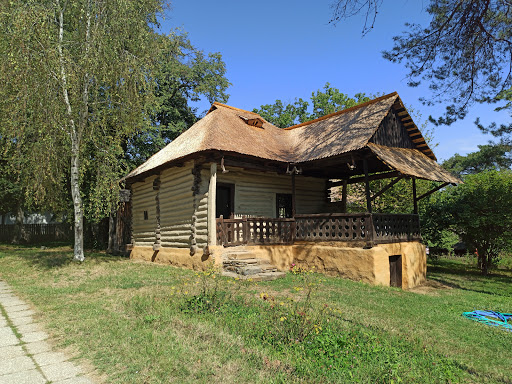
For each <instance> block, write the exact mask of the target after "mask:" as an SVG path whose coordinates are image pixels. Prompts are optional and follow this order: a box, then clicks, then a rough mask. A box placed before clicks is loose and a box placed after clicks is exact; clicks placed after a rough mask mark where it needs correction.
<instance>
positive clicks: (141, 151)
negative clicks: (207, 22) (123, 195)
mask: <svg viewBox="0 0 512 384" xmlns="http://www.w3.org/2000/svg"><path fill="white" fill-rule="evenodd" d="M157 40H158V45H159V48H158V49H159V50H158V54H157V57H156V58H155V66H154V69H153V71H152V76H153V78H154V80H155V96H156V106H155V108H154V110H153V111H152V113H151V119H152V126H151V127H150V128H149V129H145V130H143V131H138V132H136V134H135V135H133V136H132V137H130V139H129V141H128V142H127V146H126V156H127V159H128V160H129V161H130V163H131V164H132V165H134V166H136V165H139V164H141V163H143V162H144V161H145V160H146V159H147V158H148V157H149V156H151V155H153V154H154V153H156V152H157V151H159V150H160V149H162V148H163V147H164V146H165V145H167V144H168V143H169V142H170V141H172V140H174V139H175V138H176V137H178V136H179V135H180V134H181V133H182V132H183V131H185V130H186V129H188V128H189V127H190V126H191V125H192V124H194V123H195V122H196V121H197V120H198V118H199V115H200V114H201V113H200V112H199V111H197V108H195V107H193V106H192V105H191V103H193V102H196V101H199V100H200V99H201V98H206V99H207V100H208V101H209V102H210V103H213V102H215V101H217V102H221V103H225V102H227V101H228V98H229V95H228V94H227V93H226V90H227V88H228V87H229V86H230V85H231V84H230V83H229V81H228V80H227V78H226V64H225V63H224V61H222V56H221V54H220V53H218V52H215V53H208V54H205V53H204V52H203V51H202V50H199V49H197V48H196V47H194V46H193V45H192V43H191V42H190V40H189V39H188V35H187V33H184V32H181V31H179V30H176V31H173V32H171V33H170V34H169V35H167V36H164V35H160V36H158V37H157Z"/></svg>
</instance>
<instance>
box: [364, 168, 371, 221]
mask: <svg viewBox="0 0 512 384" xmlns="http://www.w3.org/2000/svg"><path fill="white" fill-rule="evenodd" d="M363 168H364V189H365V192H366V210H367V211H368V213H372V199H371V198H370V179H369V177H368V160H367V159H364V160H363Z"/></svg>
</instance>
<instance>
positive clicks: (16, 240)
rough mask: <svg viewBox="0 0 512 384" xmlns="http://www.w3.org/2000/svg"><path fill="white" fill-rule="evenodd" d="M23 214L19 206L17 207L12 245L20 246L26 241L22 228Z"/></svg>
mask: <svg viewBox="0 0 512 384" xmlns="http://www.w3.org/2000/svg"><path fill="white" fill-rule="evenodd" d="M24 221H25V212H23V208H21V205H18V207H17V209H16V222H15V224H14V237H13V239H12V243H13V244H20V243H23V242H25V241H26V240H27V236H26V233H25V228H24V225H23V224H24Z"/></svg>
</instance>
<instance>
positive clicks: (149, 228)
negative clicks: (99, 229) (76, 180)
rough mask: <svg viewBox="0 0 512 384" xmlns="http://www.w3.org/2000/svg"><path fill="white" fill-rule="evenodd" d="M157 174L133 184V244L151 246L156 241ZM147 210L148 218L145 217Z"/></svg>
mask: <svg viewBox="0 0 512 384" xmlns="http://www.w3.org/2000/svg"><path fill="white" fill-rule="evenodd" d="M156 178H157V176H150V177H148V178H147V179H145V180H144V182H138V183H134V184H133V185H132V202H133V204H132V215H133V216H132V226H133V227H132V239H133V245H135V246H142V247H151V246H153V244H154V243H155V229H156V224H157V221H156V204H155V197H156V192H157V191H154V190H153V181H154V180H155V179H156ZM144 211H147V213H148V214H147V220H146V219H145V218H144Z"/></svg>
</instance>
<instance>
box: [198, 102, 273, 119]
mask: <svg viewBox="0 0 512 384" xmlns="http://www.w3.org/2000/svg"><path fill="white" fill-rule="evenodd" d="M215 106H221V107H224V108H229V109H232V110H234V111H238V112H246V113H252V114H253V115H257V116H260V115H258V114H257V113H256V112H251V111H247V110H245V109H241V108H237V107H232V106H231V105H227V104H222V103H219V102H218V101H215V102H213V104H212V106H211V108H210V109H209V111H208V112H207V113H206V114H208V113H210V112H211V111H212V109H213V107H215ZM260 117H261V116H260ZM261 118H262V119H263V117H261ZM263 120H265V119H263Z"/></svg>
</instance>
